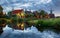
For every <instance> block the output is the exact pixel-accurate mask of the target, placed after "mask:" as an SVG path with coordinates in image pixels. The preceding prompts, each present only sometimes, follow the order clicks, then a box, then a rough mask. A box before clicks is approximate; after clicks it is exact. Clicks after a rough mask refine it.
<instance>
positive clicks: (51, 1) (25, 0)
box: [0, 0, 60, 16]
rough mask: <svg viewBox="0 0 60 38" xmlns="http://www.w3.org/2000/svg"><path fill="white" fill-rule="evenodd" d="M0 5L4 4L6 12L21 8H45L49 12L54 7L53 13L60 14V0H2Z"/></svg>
mask: <svg viewBox="0 0 60 38" xmlns="http://www.w3.org/2000/svg"><path fill="white" fill-rule="evenodd" d="M0 5H2V6H3V8H4V11H5V12H7V11H10V10H12V9H21V8H23V9H30V10H40V9H44V10H46V11H48V12H49V11H50V9H51V8H52V9H53V13H54V14H55V15H56V16H60V0H0Z"/></svg>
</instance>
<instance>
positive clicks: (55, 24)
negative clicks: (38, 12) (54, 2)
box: [29, 18, 60, 32]
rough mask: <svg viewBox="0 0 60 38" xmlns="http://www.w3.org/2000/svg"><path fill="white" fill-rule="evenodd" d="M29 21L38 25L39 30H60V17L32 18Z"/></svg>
mask: <svg viewBox="0 0 60 38" xmlns="http://www.w3.org/2000/svg"><path fill="white" fill-rule="evenodd" d="M29 23H30V24H33V25H34V26H35V27H37V29H38V30H39V31H43V30H46V29H50V30H53V31H55V32H60V18H51V19H39V20H30V21H29Z"/></svg>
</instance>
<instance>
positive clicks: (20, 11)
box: [12, 9, 23, 14]
mask: <svg viewBox="0 0 60 38" xmlns="http://www.w3.org/2000/svg"><path fill="white" fill-rule="evenodd" d="M22 11H23V9H21V10H13V11H12V14H17V13H22Z"/></svg>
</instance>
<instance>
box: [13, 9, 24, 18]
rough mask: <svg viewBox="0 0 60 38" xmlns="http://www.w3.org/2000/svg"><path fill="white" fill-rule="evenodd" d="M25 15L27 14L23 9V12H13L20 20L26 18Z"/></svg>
mask: <svg viewBox="0 0 60 38" xmlns="http://www.w3.org/2000/svg"><path fill="white" fill-rule="evenodd" d="M24 14H25V13H24V11H23V9H21V10H13V11H12V15H16V16H17V17H19V18H24V17H25V15H24Z"/></svg>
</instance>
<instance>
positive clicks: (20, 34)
mask: <svg viewBox="0 0 60 38" xmlns="http://www.w3.org/2000/svg"><path fill="white" fill-rule="evenodd" d="M3 30H4V32H3V33H2V34H1V35H0V38H60V34H57V33H55V32H53V31H50V30H44V31H43V32H40V31H38V30H37V28H36V27H33V26H32V27H31V28H27V29H24V30H14V29H12V28H10V27H8V26H6V27H5V28H3Z"/></svg>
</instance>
